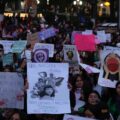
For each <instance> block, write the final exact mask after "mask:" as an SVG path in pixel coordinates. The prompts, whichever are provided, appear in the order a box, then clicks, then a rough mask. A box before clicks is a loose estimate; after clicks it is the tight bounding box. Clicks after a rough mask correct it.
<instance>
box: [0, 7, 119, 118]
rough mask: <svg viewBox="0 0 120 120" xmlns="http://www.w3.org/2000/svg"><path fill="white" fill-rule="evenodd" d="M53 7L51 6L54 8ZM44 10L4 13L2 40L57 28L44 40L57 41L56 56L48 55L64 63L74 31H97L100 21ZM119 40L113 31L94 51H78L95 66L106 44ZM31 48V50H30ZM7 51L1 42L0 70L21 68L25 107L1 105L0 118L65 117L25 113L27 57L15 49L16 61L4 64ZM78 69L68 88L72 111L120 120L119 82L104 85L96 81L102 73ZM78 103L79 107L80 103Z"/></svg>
mask: <svg viewBox="0 0 120 120" xmlns="http://www.w3.org/2000/svg"><path fill="white" fill-rule="evenodd" d="M51 9H52V8H51ZM54 11H56V10H53V13H52V12H50V13H47V12H44V14H43V17H41V18H31V17H29V18H27V17H25V18H20V17H19V16H16V17H5V18H4V21H2V22H1V28H0V39H1V40H6V39H7V40H26V37H27V34H28V33H35V32H38V31H42V30H44V29H46V28H49V27H54V28H56V29H57V30H58V31H57V34H56V36H54V37H51V38H48V39H46V40H45V41H44V43H52V44H54V45H55V53H54V57H53V58H49V62H52V63H62V62H63V61H64V58H63V45H64V44H69V45H72V43H71V35H72V32H73V31H84V30H85V29H92V30H93V32H94V34H96V30H97V23H96V24H95V25H94V22H93V21H92V20H91V18H89V17H87V16H83V15H82V14H80V15H77V17H75V18H74V17H73V18H67V17H66V16H64V15H59V14H54ZM119 42H120V35H119V31H118V32H116V33H112V40H111V42H107V43H104V44H99V45H97V46H96V48H97V51H95V52H79V54H80V58H81V60H82V62H83V63H85V64H89V65H92V66H96V67H100V66H97V65H96V63H95V62H96V61H98V60H99V54H98V53H99V51H100V50H101V49H103V46H105V45H110V46H115V47H116V44H117V43H119ZM26 49H28V50H31V45H30V44H28V45H27V46H26ZM31 51H32V50H31ZM3 55H4V47H3V46H2V45H0V71H1V72H16V71H17V72H21V73H22V74H23V77H24V83H25V85H24V91H23V92H24V97H25V98H24V99H25V108H24V110H16V109H0V120H62V119H63V115H45V114H40V115H27V113H26V90H27V89H28V87H29V83H28V81H29V80H27V73H26V71H27V68H26V58H25V57H24V58H21V57H20V55H19V54H15V53H14V64H13V65H6V66H3V64H2V63H3V61H2V56H3ZM77 68H78V69H76V68H74V67H70V69H69V80H68V88H69V90H70V103H71V111H72V112H71V114H73V115H78V116H84V117H88V118H94V119H99V120H112V118H114V119H115V120H117V119H118V120H119V119H120V118H118V116H119V115H120V82H118V83H117V84H116V88H115V89H111V88H106V87H101V86H99V85H98V84H97V80H98V76H99V74H93V73H91V74H88V73H87V72H86V71H85V70H84V69H83V68H81V67H80V66H77ZM77 104H79V107H78V106H77Z"/></svg>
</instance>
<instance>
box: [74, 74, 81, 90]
mask: <svg viewBox="0 0 120 120" xmlns="http://www.w3.org/2000/svg"><path fill="white" fill-rule="evenodd" d="M79 77H80V78H81V80H82V81H83V77H82V76H81V75H80V74H76V75H75V76H74V77H73V81H72V85H73V89H74V90H76V81H77V79H78V78H79Z"/></svg>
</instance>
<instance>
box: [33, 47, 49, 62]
mask: <svg viewBox="0 0 120 120" xmlns="http://www.w3.org/2000/svg"><path fill="white" fill-rule="evenodd" d="M48 59H49V51H48V49H36V50H35V51H34V53H33V61H34V62H37V63H40V62H48Z"/></svg>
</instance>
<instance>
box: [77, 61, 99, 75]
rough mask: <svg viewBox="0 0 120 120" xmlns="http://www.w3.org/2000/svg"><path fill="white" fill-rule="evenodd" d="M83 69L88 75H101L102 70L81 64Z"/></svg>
mask: <svg viewBox="0 0 120 120" xmlns="http://www.w3.org/2000/svg"><path fill="white" fill-rule="evenodd" d="M79 65H80V66H81V67H82V68H84V69H85V70H86V72H88V73H100V70H99V69H97V68H95V67H93V66H90V65H87V64H83V63H80V64H79Z"/></svg>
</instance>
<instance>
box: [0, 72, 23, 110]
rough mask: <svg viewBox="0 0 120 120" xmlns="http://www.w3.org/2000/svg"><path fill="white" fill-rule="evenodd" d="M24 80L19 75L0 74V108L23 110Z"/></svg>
mask: <svg viewBox="0 0 120 120" xmlns="http://www.w3.org/2000/svg"><path fill="white" fill-rule="evenodd" d="M23 85H24V80H23V77H22V75H21V74H20V73H19V74H18V73H9V72H0V108H17V109H23V108H24V97H23Z"/></svg>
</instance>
